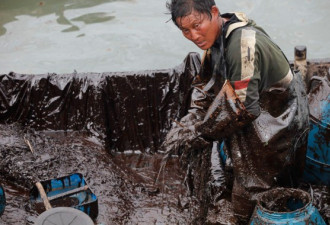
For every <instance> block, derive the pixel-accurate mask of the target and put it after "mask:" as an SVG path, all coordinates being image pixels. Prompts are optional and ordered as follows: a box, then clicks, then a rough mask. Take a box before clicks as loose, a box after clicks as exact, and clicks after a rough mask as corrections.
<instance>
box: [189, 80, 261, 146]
mask: <svg viewBox="0 0 330 225" xmlns="http://www.w3.org/2000/svg"><path fill="white" fill-rule="evenodd" d="M255 118H256V116H254V115H252V114H250V113H249V112H248V111H247V110H246V109H245V107H244V105H243V103H242V102H241V101H240V100H239V98H238V96H237V95H236V93H235V91H234V89H233V87H232V86H231V84H230V82H229V81H226V82H225V83H224V85H223V87H222V88H221V91H220V92H219V94H218V95H217V96H216V97H215V99H214V101H213V102H212V104H211V105H210V107H209V108H208V110H207V112H206V115H205V117H204V119H203V121H202V122H201V123H198V124H196V126H195V128H196V132H197V133H199V134H202V135H203V137H204V138H207V139H208V140H215V141H217V140H221V139H222V138H224V137H228V136H230V135H231V134H232V133H233V132H235V131H236V130H238V129H241V128H242V127H243V126H245V125H246V124H248V123H250V122H251V121H252V120H253V119H255Z"/></svg>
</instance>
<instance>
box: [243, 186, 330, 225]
mask: <svg viewBox="0 0 330 225" xmlns="http://www.w3.org/2000/svg"><path fill="white" fill-rule="evenodd" d="M249 224H250V225H276V224H283V225H284V224H285V225H314V224H318V225H326V223H325V222H324V220H323V218H322V217H321V215H320V213H319V212H318V211H317V209H316V208H315V207H314V206H313V205H312V200H311V196H310V194H308V193H307V192H305V191H302V190H299V189H290V188H276V189H273V190H270V191H267V192H264V193H262V194H261V195H260V196H259V198H258V203H257V206H256V208H255V210H254V213H253V215H252V217H251V220H250V223H249Z"/></svg>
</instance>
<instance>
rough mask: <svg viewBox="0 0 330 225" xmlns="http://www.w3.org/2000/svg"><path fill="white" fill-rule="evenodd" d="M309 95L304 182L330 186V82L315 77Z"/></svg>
mask: <svg viewBox="0 0 330 225" xmlns="http://www.w3.org/2000/svg"><path fill="white" fill-rule="evenodd" d="M312 84H314V85H313V86H312V89H311V91H310V93H309V111H310V132H309V135H308V145H307V153H306V165H305V171H304V181H307V182H310V183H312V184H325V185H330V139H329V137H330V104H329V102H330V94H329V90H330V88H329V81H328V80H327V79H326V78H320V77H314V78H313V80H312Z"/></svg>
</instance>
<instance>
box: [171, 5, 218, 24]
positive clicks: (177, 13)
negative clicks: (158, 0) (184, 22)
mask: <svg viewBox="0 0 330 225" xmlns="http://www.w3.org/2000/svg"><path fill="white" fill-rule="evenodd" d="M214 5H215V2H214V0H170V2H167V3H166V7H167V9H168V10H169V12H170V13H171V16H172V21H173V23H174V24H175V25H176V26H178V27H179V25H178V23H177V22H176V19H177V18H180V17H185V16H188V15H190V14H191V13H192V11H193V10H194V11H196V12H197V13H200V14H206V15H207V16H208V17H209V19H211V18H212V14H211V8H212V6H214Z"/></svg>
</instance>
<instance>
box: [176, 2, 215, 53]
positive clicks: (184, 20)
mask: <svg viewBox="0 0 330 225" xmlns="http://www.w3.org/2000/svg"><path fill="white" fill-rule="evenodd" d="M211 14H212V18H211V19H210V18H209V17H208V15H206V14H199V13H198V12H196V11H192V13H191V14H190V15H188V16H185V17H179V18H177V19H176V22H177V24H178V25H179V28H180V29H181V31H182V34H183V36H185V37H186V38H187V39H189V40H190V41H192V42H194V43H195V44H196V45H197V46H198V47H199V48H200V49H203V50H206V49H208V48H210V47H211V46H212V45H213V43H214V42H215V40H216V39H217V37H218V35H219V34H220V26H221V24H220V20H219V16H218V14H219V10H218V8H217V7H216V6H212V9H211Z"/></svg>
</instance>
